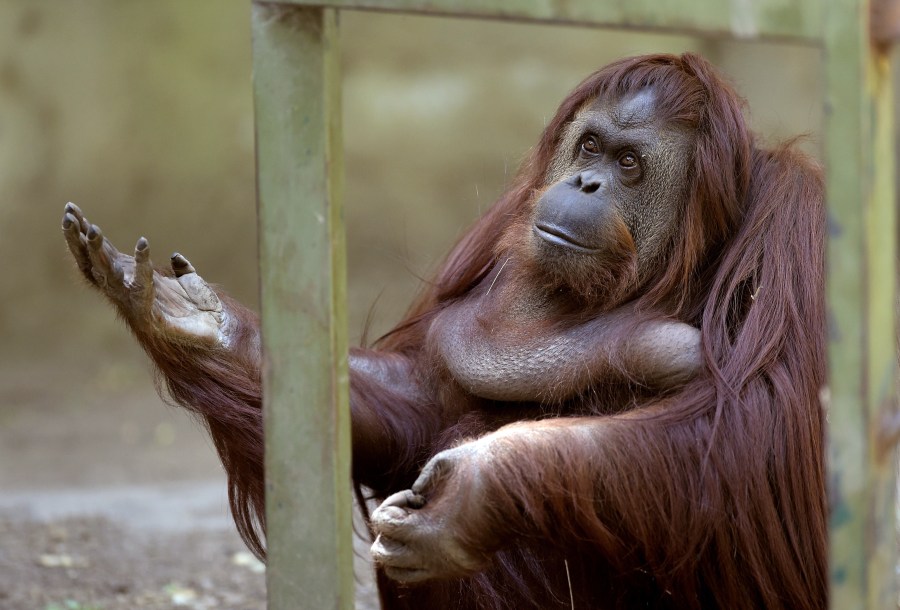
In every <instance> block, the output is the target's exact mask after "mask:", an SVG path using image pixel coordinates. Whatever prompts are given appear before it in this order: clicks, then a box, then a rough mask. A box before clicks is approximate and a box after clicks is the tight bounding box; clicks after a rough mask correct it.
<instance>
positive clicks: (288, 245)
mask: <svg viewBox="0 0 900 610" xmlns="http://www.w3.org/2000/svg"><path fill="white" fill-rule="evenodd" d="M339 78H340V76H339V65H338V29H337V13H336V11H334V10H331V9H321V8H300V7H290V6H279V5H276V4H271V5H269V4H263V3H258V4H254V5H253V85H254V102H255V114H256V162H257V176H258V186H257V192H258V205H259V238H260V239H259V243H260V283H261V286H260V287H261V304H262V331H263V353H264V369H263V397H264V401H265V402H264V405H265V407H264V409H265V411H264V413H265V432H266V519H267V529H268V536H267V538H268V566H269V567H268V572H267V584H268V591H269V597H268V599H269V606H268V607H269V608H270V609H272V610H296V609H297V608H321V609H335V610H349V609H350V608H352V607H353V568H352V546H351V544H352V540H351V532H352V530H351V513H350V511H351V498H350V423H349V408H348V390H347V381H348V374H347V337H346V326H347V324H346V255H345V250H346V248H345V244H344V225H343V210H342V207H341V197H340V195H341V193H340V190H341V180H342V167H343V166H342V150H341V147H342V142H341V100H340V82H339Z"/></svg>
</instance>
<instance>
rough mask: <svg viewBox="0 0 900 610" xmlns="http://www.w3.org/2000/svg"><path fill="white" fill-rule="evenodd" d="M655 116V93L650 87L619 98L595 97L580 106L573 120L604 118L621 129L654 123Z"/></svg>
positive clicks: (582, 120)
mask: <svg viewBox="0 0 900 610" xmlns="http://www.w3.org/2000/svg"><path fill="white" fill-rule="evenodd" d="M655 117H656V93H655V92H654V91H653V90H652V89H641V90H640V91H637V92H636V93H633V94H630V95H626V96H624V97H620V98H614V99H610V98H608V97H599V98H595V99H593V100H591V101H589V102H588V103H586V104H585V105H584V106H582V107H581V108H580V109H579V110H578V113H577V114H576V116H575V121H574V122H576V123H577V122H584V121H589V120H598V119H599V120H604V119H605V120H606V121H608V122H609V123H611V124H612V125H615V126H616V127H619V128H622V129H628V128H635V127H646V126H649V125H651V124H652V123H654V121H655Z"/></svg>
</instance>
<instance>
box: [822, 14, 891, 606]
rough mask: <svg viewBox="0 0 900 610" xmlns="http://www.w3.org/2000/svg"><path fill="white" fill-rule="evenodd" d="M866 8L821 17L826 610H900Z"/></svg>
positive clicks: (882, 191) (885, 280)
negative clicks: (884, 437)
mask: <svg viewBox="0 0 900 610" xmlns="http://www.w3.org/2000/svg"><path fill="white" fill-rule="evenodd" d="M869 9H870V7H869V3H868V2H867V1H865V0H832V1H831V2H829V3H828V4H827V9H826V14H825V31H824V43H825V72H826V86H827V92H826V97H827V99H826V125H825V127H826V156H827V187H828V209H829V224H830V227H831V230H830V231H829V234H830V239H829V246H828V263H829V264H828V303H829V312H830V315H829V320H830V321H831V325H832V328H831V332H830V335H831V336H830V340H829V360H830V381H829V385H830V392H829V396H830V399H829V403H830V414H829V420H830V421H829V467H830V468H829V473H830V476H829V497H830V502H831V524H830V531H831V545H830V546H831V558H830V559H831V560H830V570H831V607H832V608H835V609H836V610H837V609H840V610H854V609H863V608H865V609H867V610H876V609H877V610H888V609H891V610H896V608H897V588H896V587H897V577H896V573H895V569H896V568H895V566H896V559H897V557H896V548H897V539H896V530H895V522H894V499H895V494H896V487H895V485H896V483H895V482H896V463H897V462H896V454H894V453H893V452H890V451H885V450H884V448H883V447H880V446H879V438H880V435H881V431H880V427H881V424H882V422H883V421H884V420H885V419H884V418H885V416H886V415H887V411H888V410H893V409H894V406H893V405H894V375H895V370H896V339H895V337H896V332H895V329H894V303H895V290H896V289H895V267H894V265H895V260H896V250H895V237H894V232H895V227H896V219H895V208H894V206H895V199H894V197H895V194H894V175H893V170H894V153H893V136H894V133H893V125H892V115H893V108H892V96H891V71H890V65H889V61H888V58H887V57H886V56H885V55H883V54H882V53H880V52H878V51H877V50H876V48H875V46H874V45H872V44H871V42H870V37H869V19H868V16H869Z"/></svg>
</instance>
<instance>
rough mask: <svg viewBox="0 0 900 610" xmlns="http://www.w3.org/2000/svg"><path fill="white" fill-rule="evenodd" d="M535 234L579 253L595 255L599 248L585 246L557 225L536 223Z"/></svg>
mask: <svg viewBox="0 0 900 610" xmlns="http://www.w3.org/2000/svg"><path fill="white" fill-rule="evenodd" d="M534 233H535V234H536V235H537V236H538V237H540V238H541V239H543V240H544V241H546V242H549V243H551V244H553V245H555V246H560V247H563V248H568V249H570V250H577V251H578V252H587V253H593V252H596V251H597V248H591V247H590V246H587V245H585V244H584V243H582V242H580V241H578V240H577V239H575V238H574V237H572V236H571V235H569V234H568V233H566V232H565V231H564V230H563V229H560V228H559V227H557V226H556V225H552V224H548V223H544V222H540V223H535V225H534Z"/></svg>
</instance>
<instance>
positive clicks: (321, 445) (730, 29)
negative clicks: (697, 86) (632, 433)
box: [253, 0, 900, 610]
mask: <svg viewBox="0 0 900 610" xmlns="http://www.w3.org/2000/svg"><path fill="white" fill-rule="evenodd" d="M873 1H878V0H829V2H827V3H824V6H823V3H821V2H820V1H819V0H758V1H756V2H750V1H747V2H739V1H735V2H722V1H721V0H689V1H688V0H684V1H677V0H632V1H631V2H620V1H619V0H568V1H567V2H559V1H556V0H276V1H274V2H268V3H256V4H254V9H253V39H254V43H253V51H254V90H255V103H256V122H257V171H258V176H259V182H258V195H259V230H260V265H261V274H260V276H261V286H260V288H261V301H262V315H263V344H264V353H265V367H264V397H265V425H266V472H267V474H266V476H267V483H266V493H267V497H266V500H267V519H268V531H269V536H268V544H269V569H268V587H269V608H271V609H273V610H281V609H284V610H288V609H291V610H293V609H295V608H301V607H303V608H335V609H337V608H340V609H349V608H351V607H352V606H353V578H352V548H351V533H350V532H351V525H350V506H351V499H350V427H349V406H348V389H347V381H348V375H347V362H346V356H347V338H346V313H345V307H346V304H345V300H346V299H345V290H346V288H345V286H346V263H345V245H344V227H343V211H342V207H341V200H340V188H341V179H342V169H343V166H342V162H341V154H342V141H341V133H340V121H341V117H340V113H341V105H340V75H339V70H338V49H337V43H338V36H337V34H338V31H337V27H338V26H337V13H338V9H362V10H379V11H390V12H398V13H419V14H433V15H444V16H461V17H476V18H487V19H507V20H521V21H534V22H539V23H571V24H578V25H590V26H602V27H621V28H635V29H643V30H655V31H666V32H688V33H692V34H696V35H700V36H713V37H721V36H729V37H736V38H750V39H754V40H761V39H770V40H772V39H774V40H788V41H791V42H795V43H798V44H815V45H820V46H821V47H822V49H823V53H824V59H825V61H824V64H825V73H826V91H825V97H826V122H825V133H826V164H827V170H828V175H827V189H828V208H829V230H830V239H829V246H828V259H829V267H828V274H829V278H828V295H827V296H828V303H829V315H830V341H829V366H830V381H829V389H828V391H825V392H823V397H824V400H823V403H824V404H825V406H826V407H828V408H829V409H830V425H829V441H830V442H829V450H828V454H829V459H830V474H829V482H830V486H829V495H830V502H831V511H832V512H831V514H832V516H831V533H832V537H831V582H832V593H831V606H832V607H833V608H835V609H838V608H839V609H841V610H848V609H857V608H858V609H863V608H865V609H868V610H875V609H878V610H887V609H888V608H890V609H891V610H896V604H897V591H896V587H897V582H896V575H895V573H894V569H895V568H894V566H895V565H896V559H897V557H896V535H895V532H896V530H895V529H894V526H895V523H894V521H895V513H894V501H895V495H896V487H895V480H896V478H895V477H896V464H897V460H896V455H897V454H896V450H895V448H894V446H893V443H892V442H891V441H893V440H896V437H897V435H898V434H900V432H898V431H892V430H891V428H890V427H891V425H893V426H894V427H897V426H898V424H897V422H898V421H900V420H898V415H897V411H896V406H895V402H894V385H895V376H896V374H895V370H896V364H897V363H896V340H895V338H896V330H895V326H894V311H895V310H894V305H895V293H896V286H895V283H896V282H895V267H894V265H895V255H896V245H895V227H896V218H895V211H894V204H895V202H894V175H893V168H894V148H893V125H892V111H893V109H892V97H891V85H892V83H891V78H890V73H891V70H890V61H889V58H888V55H887V54H886V52H885V50H884V48H883V47H881V45H876V44H873V43H872V41H871V37H870V35H869V15H870V11H871V6H870V3H871V2H873ZM882 1H885V2H886V1H888V0H882ZM892 422H893V424H892ZM886 431H887V432H886Z"/></svg>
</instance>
